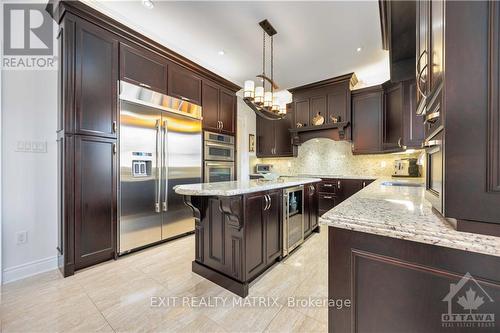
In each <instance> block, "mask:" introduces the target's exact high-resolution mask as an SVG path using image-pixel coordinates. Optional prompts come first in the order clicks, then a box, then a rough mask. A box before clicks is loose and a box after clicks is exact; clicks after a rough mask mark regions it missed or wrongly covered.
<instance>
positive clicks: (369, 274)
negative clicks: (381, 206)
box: [328, 226, 500, 333]
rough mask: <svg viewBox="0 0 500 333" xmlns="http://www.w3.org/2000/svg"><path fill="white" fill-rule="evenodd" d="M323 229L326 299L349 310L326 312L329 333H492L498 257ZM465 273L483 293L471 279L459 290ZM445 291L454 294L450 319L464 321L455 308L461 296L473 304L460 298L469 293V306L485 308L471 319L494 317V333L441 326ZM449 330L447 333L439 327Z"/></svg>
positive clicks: (499, 279)
mask: <svg viewBox="0 0 500 333" xmlns="http://www.w3.org/2000/svg"><path fill="white" fill-rule="evenodd" d="M328 229H329V230H328V248H329V250H328V297H329V298H330V299H335V300H338V299H350V301H351V304H352V305H351V306H350V307H345V308H343V309H341V310H338V309H335V308H333V307H330V308H329V310H328V331H329V332H335V333H337V332H339V333H340V332H342V333H343V332H471V331H474V329H476V330H477V329H479V330H481V332H498V329H499V325H500V322H498V320H499V318H500V306H498V300H500V270H499V269H498V267H500V258H499V257H496V256H491V255H485V254H479V253H472V252H468V251H463V250H457V249H451V248H446V247H442V246H436V245H431V244H424V243H418V242H413V241H410V240H403V239H397V238H392V237H385V236H379V235H375V234H368V233H363V232H357V231H351V230H346V229H341V228H335V227H333V226H330V227H329V228H328ZM467 273H470V275H471V276H472V277H473V278H474V279H475V281H477V282H478V284H479V285H480V286H481V288H482V290H481V289H480V288H479V287H478V286H477V285H475V284H474V282H473V281H472V280H471V279H470V278H466V281H467V282H465V284H463V285H462V283H461V281H462V278H463V277H464V276H465V275H466V274H467ZM464 281H465V280H464ZM452 284H454V285H457V286H461V288H460V290H458V291H456V292H455V293H454V295H450V296H449V297H450V299H451V301H450V304H451V305H450V306H451V313H452V314H456V313H469V311H468V310H464V309H463V308H462V306H460V304H459V303H457V301H458V300H459V299H460V297H461V296H463V297H464V298H465V300H469V298H470V299H472V298H471V297H469V296H467V294H466V293H467V292H468V290H469V288H472V290H473V291H474V292H475V294H474V295H473V296H475V298H473V299H474V300H475V299H477V297H481V300H482V301H484V303H481V301H479V303H481V305H480V306H479V307H478V308H477V310H473V311H472V313H473V314H475V313H483V314H484V313H488V314H493V315H494V319H495V320H496V322H495V323H493V324H494V326H493V327H491V326H488V325H489V324H491V323H486V322H481V323H475V324H476V325H480V324H481V325H483V326H481V328H478V327H477V326H476V328H473V327H472V328H471V327H469V326H467V325H465V326H462V327H457V326H458V325H459V324H460V323H450V322H446V319H444V320H443V319H442V318H443V315H446V314H448V312H449V310H448V309H449V308H448V306H449V305H448V302H447V301H446V298H447V297H448V295H449V294H451V289H454V288H453V287H452V286H451V285H452ZM454 290H455V289H454ZM483 290H484V292H485V293H487V295H486V294H484V292H483ZM469 293H470V292H469ZM470 296H472V295H470ZM467 297H468V298H467ZM490 298H491V300H493V301H494V302H491V301H490ZM462 303H463V302H462ZM479 303H475V306H476V305H479ZM464 304H465V303H464ZM465 305H466V306H467V304H465ZM450 324H451V325H454V327H450V326H446V325H450Z"/></svg>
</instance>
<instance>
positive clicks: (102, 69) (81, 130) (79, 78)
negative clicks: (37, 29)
mask: <svg viewBox="0 0 500 333" xmlns="http://www.w3.org/2000/svg"><path fill="white" fill-rule="evenodd" d="M75 36H76V38H75V42H74V43H75V44H74V45H75V49H74V57H75V73H74V75H75V77H74V80H75V82H74V84H75V88H74V98H75V113H74V119H75V123H74V127H75V128H74V133H75V134H84V135H97V136H102V137H109V138H116V126H117V123H116V121H117V107H118V103H117V94H118V40H117V38H116V37H115V36H114V35H113V34H111V33H109V32H107V31H106V30H104V29H101V28H99V27H98V26H96V25H93V24H90V23H88V22H87V21H84V20H76V30H75ZM70 95H72V93H71V94H69V95H68V96H67V98H69V97H70ZM71 111H72V109H71V108H68V109H66V110H65V114H66V115H65V117H66V118H67V119H72V116H71V115H68V112H71ZM66 131H67V132H71V131H72V130H71V128H67V129H66Z"/></svg>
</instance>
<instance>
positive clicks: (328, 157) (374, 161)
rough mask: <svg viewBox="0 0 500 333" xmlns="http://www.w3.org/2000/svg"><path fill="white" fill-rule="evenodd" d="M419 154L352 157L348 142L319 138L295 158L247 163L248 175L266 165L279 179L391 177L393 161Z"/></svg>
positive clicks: (303, 145) (304, 147) (259, 160)
mask: <svg viewBox="0 0 500 333" xmlns="http://www.w3.org/2000/svg"><path fill="white" fill-rule="evenodd" d="M422 153H423V152H421V151H416V152H413V153H410V154H380V155H353V154H352V150H351V143H350V142H346V141H333V140H329V139H322V138H321V139H312V140H309V141H307V142H305V143H303V144H302V145H301V146H299V148H298V155H297V157H296V158H262V159H257V158H254V159H253V160H251V161H250V163H251V170H250V172H251V173H253V172H254V170H255V168H254V166H255V164H257V163H269V164H272V165H273V166H274V168H273V172H276V173H279V174H282V175H299V174H320V175H324V174H328V175H346V176H347V175H349V176H377V177H379V176H391V175H392V173H393V170H394V167H393V165H394V161H395V160H398V159H402V158H408V157H414V158H419V157H421V155H422Z"/></svg>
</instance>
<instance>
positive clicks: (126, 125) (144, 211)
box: [119, 82, 202, 254]
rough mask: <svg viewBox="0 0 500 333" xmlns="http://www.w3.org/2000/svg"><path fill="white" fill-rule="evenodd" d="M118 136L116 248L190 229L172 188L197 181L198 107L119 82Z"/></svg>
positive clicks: (199, 156) (123, 250) (133, 246)
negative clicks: (117, 229)
mask: <svg viewBox="0 0 500 333" xmlns="http://www.w3.org/2000/svg"><path fill="white" fill-rule="evenodd" d="M119 137H120V140H119V146H120V149H119V150H120V181H119V184H120V185H119V186H120V187H119V195H120V196H119V212H120V219H119V235H120V238H119V253H120V254H123V253H126V252H129V251H130V250H133V249H136V248H140V247H143V246H146V245H149V244H152V243H156V242H159V241H162V240H165V239H169V238H172V237H175V236H179V235H182V234H185V233H189V232H192V231H193V230H194V219H193V217H192V213H191V211H190V210H189V208H188V207H186V206H185V205H184V203H183V198H182V196H180V195H178V194H176V193H175V192H174V191H173V187H174V186H176V185H178V184H189V183H200V182H201V176H202V175H201V167H202V131H201V107H200V106H198V105H195V104H190V103H187V102H185V101H182V100H178V99H175V98H172V97H169V96H166V95H163V94H160V93H157V92H154V91H152V90H149V89H146V88H144V87H140V86H136V85H132V84H130V83H127V82H121V83H120V127H119Z"/></svg>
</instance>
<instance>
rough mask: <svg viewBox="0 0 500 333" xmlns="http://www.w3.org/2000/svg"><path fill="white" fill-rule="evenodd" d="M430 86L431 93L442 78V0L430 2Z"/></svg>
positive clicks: (431, 93) (430, 93)
mask: <svg viewBox="0 0 500 333" xmlns="http://www.w3.org/2000/svg"><path fill="white" fill-rule="evenodd" d="M430 6H431V9H430V13H431V16H430V61H429V62H430V68H429V71H430V78H429V79H430V80H429V83H430V86H429V95H433V94H434V93H435V92H436V90H437V88H438V86H439V84H440V83H441V81H442V79H443V71H444V67H443V65H444V1H443V0H432V1H431V2H430Z"/></svg>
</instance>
